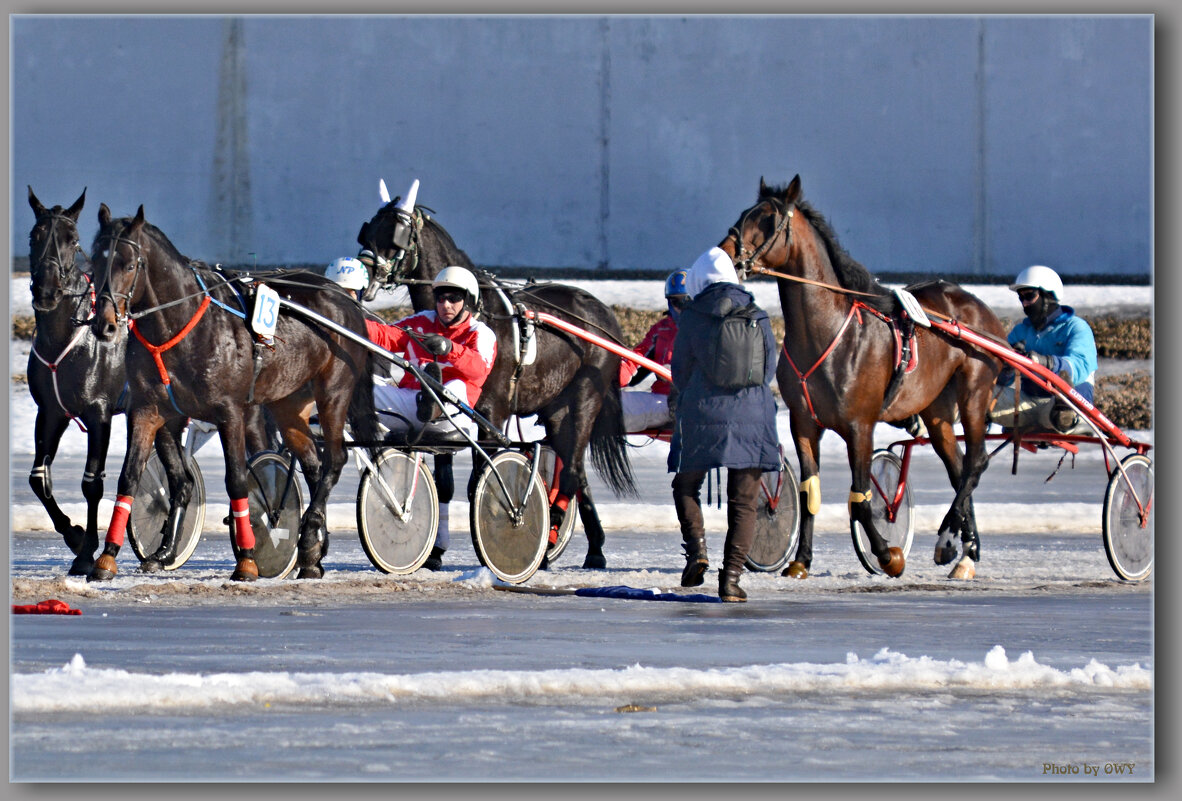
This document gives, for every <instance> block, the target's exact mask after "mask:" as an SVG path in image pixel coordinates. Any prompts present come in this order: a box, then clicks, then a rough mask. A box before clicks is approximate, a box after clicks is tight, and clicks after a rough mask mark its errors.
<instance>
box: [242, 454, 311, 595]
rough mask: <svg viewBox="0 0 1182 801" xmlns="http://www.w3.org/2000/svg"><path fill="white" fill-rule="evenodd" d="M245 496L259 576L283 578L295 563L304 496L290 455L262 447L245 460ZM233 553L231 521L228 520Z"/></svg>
mask: <svg viewBox="0 0 1182 801" xmlns="http://www.w3.org/2000/svg"><path fill="white" fill-rule="evenodd" d="M246 467H247V470H246V499H247V502H248V503H249V504H250V525H251V528H253V529H254V540H255V546H254V560H255V563H256V564H258V566H259V578H285V577H286V576H287V574H288V573H290V572H291V571H292V569H293V568H294V567H295V563H296V557H297V556H298V551H299V540H300V516H301V514H302V512H303V508H304V497H303V493H302V491H301V490H300V478H299V476H298V475H297V472H298V471H297V470H296V468H295V465H294V464H293V463H292V456H291V455H290V454H288V453H283V454H279V453H275V452H273V451H263V452H261V453H259V454H257V455H256V456H255V457H254V458H252V459H251V460H250V461H249V462H247V465H246ZM230 544H231V545H232V546H233V547H234V557H235V558H237V557H238V548H237V546H236V545H235V544H234V525H233V523H231V524H230Z"/></svg>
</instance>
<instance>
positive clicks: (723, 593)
mask: <svg viewBox="0 0 1182 801" xmlns="http://www.w3.org/2000/svg"><path fill="white" fill-rule="evenodd" d="M741 573H742V570H735V569H733V568H727V569H726V570H720V571H719V572H718V597H719V598H721V599H722V600H723V603H744V602H746V600H747V593H745V592H743V588H742V587H740V586H739V576H740V574H741Z"/></svg>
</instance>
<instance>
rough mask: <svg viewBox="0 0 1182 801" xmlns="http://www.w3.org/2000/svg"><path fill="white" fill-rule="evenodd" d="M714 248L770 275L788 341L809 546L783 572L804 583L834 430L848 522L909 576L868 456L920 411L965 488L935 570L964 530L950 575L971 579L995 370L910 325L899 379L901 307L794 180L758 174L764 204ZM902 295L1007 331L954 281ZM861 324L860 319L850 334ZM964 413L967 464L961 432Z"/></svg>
mask: <svg viewBox="0 0 1182 801" xmlns="http://www.w3.org/2000/svg"><path fill="white" fill-rule="evenodd" d="M718 247H720V248H721V249H722V250H724V251H726V252H727V254H728V255H730V257H731V259H732V260H733V261H734V262H735V266H736V268H737V271H738V273H739V276H740V277H746V276H748V275H751V274H754V273H771V274H774V275H775V276H776V279H777V282H778V289H779V296H780V305H781V308H782V309H783V313H784V324H785V333H784V342H783V347H782V348H781V355H780V360H779V364H778V365H777V370H776V381H777V384H778V386H779V388H780V394H781V396H782V397H783V398H784V400H785V402H786V403H787V405H788V409H789V416H790V423H791V430H792V437H793V439H794V441H795V445H796V453H797V457H798V458H799V460H800V477H801V509H802V514H801V537H800V543H799V545H798V548H797V552H796V556H795V558H794V560H793V561H792V562H791V563H789V565H788V567H787V568H785V570H784V572H783V575H785V576H790V577H794V578H805V577H807V575H808V569H809V567H810V566H811V562H812V534H813V523H814V515H815V514H816V512H817V510H818V509H819V506H820V479H819V476H818V470H819V462H820V453H819V451H818V442H819V440H820V438H821V434H822V433H824V431H825V430H827V429H832V430H833V431H836V432H837V433H838V434H839V435H840V436H841V437H842V439H844V440H845V443H846V453H847V456H848V459H849V465H850V471H851V473H852V486H851V488H850V496H849V509H850V519H851V521H853V522H858V523H860V524H861V525H862V527H863V529H864V530H865V531H866V534H867V537H868V539H869V542H870V545H871V551H872V552H873V554H874V555H875V557H876V558H877V560H878V562H879V565H880V566H881V567H882V569H883V572H884V573H885V574H887V575H888V576H892V577H896V576H899V575H901V574H902V572H903V569H904V566H905V565H904V561H905V560H904V557H903V554H902V551H901V549H899V548H895V547H888V544H887V542H886V540H885V539H884V538H883V537H882V535H881V534H880V533H879V532H878V530H877V529H876V528H875V526H874V523H873V521H872V519H871V494H870V461H871V457H872V451H873V449H874V443H873V434H874V425H875V423H876V422H878V421H880V420H883V421H887V422H895V421H903V420H906V419H907V418H909V417H910V416H912V415H916V414H918V415H919V416H921V417H922V419H923V421H924V423H925V424H926V425H927V428H928V431H929V437H930V440H931V443H932V446H933V447H934V448H935V450H936V453H937V454H938V455H939V457H940V459H941V461H942V462H943V463H944V468H945V470H946V471H947V473H948V479H949V481H950V482H951V483H952V487H953V489H955V490H956V496H955V498H954V500H953V502H952V505H951V507H950V508H949V510H948V512H947V514H945V516H944V518H943V520H942V521H941V523H940V528H939V532H938V536H937V539H936V551H935V555H934V559H935V562H936V564H938V565H946V564H949V563H951V562H952V561H953V559H955V558H956V552H957V548H956V545H955V542H954V536H955V534H956V533H957V532H959V533H960V536H961V544H962V547H963V551H962V556H961V559H960V561H959V562H958V563H957V565H956V566H955V567H954V569H953V571H952V573H951V577H954V578H971V577H972V576H973V575H975V572H976V571H975V564H976V563H977V562H978V561H979V560H980V540H979V537H978V534H977V524H976V517H975V514H974V512H973V506H972V492H973V490H974V489H975V488H976V486H977V483H978V481H979V480H980V477H981V473H982V472H983V471H984V470H985V468H986V467H987V466H988V462H989V459H988V455H987V454H986V452H985V430H986V428H987V425H988V420H987V414H988V410H989V405H990V402H991V400H992V388H993V384H994V381H995V380H996V378H997V374H998V373H999V372H1000V370H1001V363H1000V361H999V360H998V359H997V358H996V357H994V356H991V355H989V354H987V353H985V352H984V351H981V350H979V349H977V348H974V347H973V346H972V345H969V344H967V343H964V342H963V341H961V340H958V339H955V338H953V337H951V336H948V335H945V334H942V333H940V332H938V331H936V330H935V329H933V328H925V327H922V325H921V326H918V327H916V328H915V329H914V334H915V339H914V341H915V347H914V349H913V350H912V354H914V355H915V356H916V357H917V359H918V360H917V362H916V364H915V365H914V369H913V370H912V371H911V372H907V373H906V374H905V375H904V372H903V369H902V368H900V369H898V370H896V366H895V365H896V361H897V360H896V358H895V356H896V353H897V352H898V351H897V350H896V348H897V344H896V343H897V341H898V342H903V343H905V342H906V341H907V339H908V337H907V334H908V333H910V331H909V330H908V327H907V325H906V324H904V326H903V333H902V334H901V335H899V339H898V340H897V339H896V326H895V323H894V322H893V320H894V319H895V317H896V316H897V315H898V312H899V306H900V300H899V299H898V298H897V297H896V296H895V295H893V294H892V293H890V292H889V290H887V289H886V288H885V287H883V286H882V285H881V284H879V283H878V281H877V280H876V279H875V278H874V277H873V276H872V275H871V274H870V272H869V271H868V270H867V269H866V268H865V267H864V266H862V265H861V264H860V263H858V262H857V261H855V260H854V259H853V258H851V257H850V255H849V254H848V253H847V252H846V251H845V250H844V249H843V248H842V247H841V245H840V243H839V242H838V241H837V237H836V235H835V234H834V232H833V230H832V228H831V227H830V226H829V224H828V222H827V221H826V220H825V218H824V217H823V216H822V215H821V214H819V213H818V212H817V211H816V209H814V208H813V207H812V206H811V205H810V204H809V203H808V202H806V201H805V200H804V198H803V196H802V193H801V181H800V176H799V175H797V176H795V177H794V178H793V179H792V181H791V182H790V183H789V184H788V186H787V187H769V186H767V185H766V184H765V183H764V181H763V179H762V178H760V181H759V195H758V197H757V200H756V203H755V205H753V206H751V207H750V208H748V209H746V210H745V211H743V213H742V214H740V215H739V219H738V221H737V222H736V223H735V224H734V225H733V226H731V228H730V230H729V231H728V233H727V235H726V238H724V239H723V240H722V242H720V243H719V245H718ZM906 289H907V290H908V291H909V292H911V294H912V295H913V296H914V297H915V299H916V300H918V301H919V303H920V304H921V308H922V309H923V310H924V311H925V312H926V313H927V314H928V315H933V314H935V315H942V316H943V317H945V318H949V319H951V318H954V319H956V320H958V321H959V322H961V323H963V324H964V325H965V326H967V327H969V328H972V329H973V330H975V331H977V332H979V333H983V334H986V335H992V336H994V337H996V338H998V339H1000V340H1002V341H1004V337H1005V331H1004V329H1003V328H1002V324H1001V321H1000V320H998V318H997V316H996V315H995V314H994V313H993V311H992V310H990V308H989V307H988V306H986V305H985V304H984V303H983V302H982V301H981V300H980V299H979V298H977V297H975V296H974V295H972V294H971V293H969V292H967V291H965V290H964V289H962V288H960V287H959V286H957V285H955V284H952V283H949V282H946V281H925V282H922V283H918V284H914V285H911V286H909V287H907V288H906ZM853 321H856V322H857V324H856V325H851V322H853ZM908 362H910V360H908ZM802 371H803V372H802ZM958 413H959V422H960V423H961V424H962V426H963V428H964V437H965V451H964V454H963V455H962V453H961V450H960V447H959V445H958V444H957V440H956V435H955V433H954V431H953V423H954V422H956V420H957V417H956V415H957V414H958Z"/></svg>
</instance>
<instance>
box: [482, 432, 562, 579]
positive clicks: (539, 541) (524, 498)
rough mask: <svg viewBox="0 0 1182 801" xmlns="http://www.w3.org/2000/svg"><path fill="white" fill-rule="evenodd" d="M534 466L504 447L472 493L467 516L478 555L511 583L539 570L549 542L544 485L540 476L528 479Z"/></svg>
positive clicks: (484, 562) (548, 521) (498, 576)
mask: <svg viewBox="0 0 1182 801" xmlns="http://www.w3.org/2000/svg"><path fill="white" fill-rule="evenodd" d="M532 468H533V465H532V463H531V462H530V460H529V459H527V458H526V457H525V456H523V455H521V454H520V453H517V452H516V451H502V452H501V453H498V454H497V455H496V456H494V457H492V461H491V463H490V464H489V465H488V466H487V467H486V468H485V469H484V471H483V472H482V473H481V474H480V478H478V479H477V480H476V485H475V487H474V489H473V492H472V504H471V507H470V512H469V517H470V522H471V526H472V545H473V547H474V548H475V549H476V556H477V558H479V559H480V563H481V564H482V565H484V566H485V567H487V568H488V569H489V570H491V571H492V572H493V574H494V575H495V576H496V577H497V578H499V579H501V580H502V581H507V582H509V583H510V584H520V583H521V582H523V581H525V580H527V579H528V578H529V577H530V576H532V575H533V574H534V573H535V572H537V569H538V566H539V565H541V564H542V557H543V556H545V554H546V546H547V545H548V544H549V543H548V539H549V536H548V535H549V533H550V505H549V503H548V501H547V495H546V485H545V484H544V483H542V479H541V476H537V477H535V478H534V480H533V482H532V483H531V482H530V475H531V471H532ZM498 476H499V477H500V479H499V480H498ZM502 482H503V483H504V487H503V488H502V486H501V484H502ZM506 489H507V490H508V491H509V494H508V497H506V495H505V490H506Z"/></svg>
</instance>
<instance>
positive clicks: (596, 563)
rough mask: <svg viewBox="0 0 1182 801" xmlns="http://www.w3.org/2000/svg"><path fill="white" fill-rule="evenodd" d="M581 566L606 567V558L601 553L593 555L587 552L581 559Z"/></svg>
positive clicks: (600, 568)
mask: <svg viewBox="0 0 1182 801" xmlns="http://www.w3.org/2000/svg"><path fill="white" fill-rule="evenodd" d="M583 567H584V568H589V569H592V570H602V569H604V568H605V567H607V559H605V558H604V557H603V554H601V553H599V554H594V555H592V554H587V558H586V559H584V560H583Z"/></svg>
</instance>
